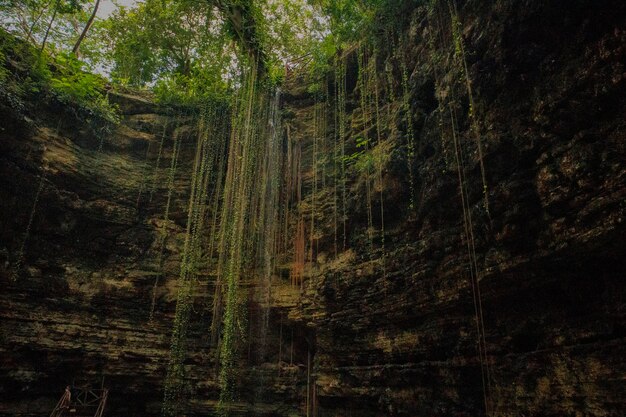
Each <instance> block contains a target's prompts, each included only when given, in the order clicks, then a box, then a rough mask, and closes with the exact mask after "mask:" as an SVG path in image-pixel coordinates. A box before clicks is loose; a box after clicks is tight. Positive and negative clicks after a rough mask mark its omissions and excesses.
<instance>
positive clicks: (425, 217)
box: [0, 0, 626, 417]
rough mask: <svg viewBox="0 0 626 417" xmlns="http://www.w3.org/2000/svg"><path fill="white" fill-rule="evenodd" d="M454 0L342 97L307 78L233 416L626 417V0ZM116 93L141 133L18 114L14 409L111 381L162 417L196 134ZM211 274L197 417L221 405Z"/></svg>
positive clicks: (423, 17)
mask: <svg viewBox="0 0 626 417" xmlns="http://www.w3.org/2000/svg"><path fill="white" fill-rule="evenodd" d="M570 3H571V2H570ZM447 4H448V3H446V2H436V3H435V5H434V6H428V7H427V6H420V5H417V6H415V5H413V6H412V7H410V8H409V11H408V12H407V16H406V24H405V26H402V28H401V30H400V32H399V33H400V35H398V33H392V34H391V35H388V34H381V35H380V37H381V39H384V41H383V42H381V43H379V45H378V47H377V49H376V51H374V50H373V49H363V50H351V51H346V52H345V54H344V55H343V58H342V61H343V62H344V63H345V72H343V71H339V72H336V73H335V74H330V75H329V77H328V79H327V80H326V81H325V83H324V85H323V86H322V88H321V89H322V91H327V94H326V99H324V100H322V99H320V98H319V96H318V95H315V94H312V93H310V92H309V91H311V89H307V85H305V84H306V82H305V80H304V79H303V78H299V77H298V74H297V73H293V74H291V76H290V78H289V80H288V83H287V86H286V91H285V93H284V95H283V99H282V107H283V115H284V123H285V126H286V128H285V141H288V142H289V143H288V145H287V144H286V146H285V149H287V150H288V151H289V152H291V155H292V156H294V159H293V160H292V162H294V161H295V160H296V159H297V161H298V163H294V167H295V168H294V170H295V171H297V172H296V173H295V175H294V176H293V178H295V180H296V182H298V181H299V183H300V187H299V188H300V191H301V192H300V193H299V194H300V197H299V198H297V197H296V196H295V194H298V193H294V196H293V198H292V201H291V204H292V206H291V208H290V213H291V214H290V217H289V218H288V219H287V227H286V229H285V236H284V237H283V239H282V241H283V242H284V243H285V245H284V247H285V250H284V253H282V254H281V256H280V259H279V260H277V261H278V262H277V263H278V266H279V268H278V271H277V274H276V276H275V277H274V278H273V282H274V284H273V288H272V296H271V300H272V301H271V306H269V307H271V308H270V309H269V313H268V314H269V321H268V323H269V324H268V325H267V326H265V325H260V319H259V317H260V316H261V315H262V314H263V313H262V311H265V310H264V309H266V308H267V307H268V306H267V305H264V301H263V300H261V299H257V298H256V297H255V296H254V294H255V291H254V287H255V283H254V282H251V283H250V294H251V297H249V303H248V304H249V307H250V308H249V311H250V313H249V320H248V322H249V323H250V330H249V332H250V334H249V338H248V339H247V341H246V343H247V344H248V346H249V347H248V349H247V351H246V352H242V357H241V360H240V363H241V369H240V371H241V375H240V381H241V383H240V386H239V388H238V391H239V397H240V400H241V401H240V402H239V403H238V404H237V405H236V407H235V408H236V409H235V410H234V411H235V412H236V413H237V414H240V415H268V416H270V415H271V416H290V415H316V416H320V417H321V416H468V417H469V416H477V415H484V414H485V408H486V407H487V409H488V410H489V411H490V415H493V416H511V417H513V416H555V417H556V416H621V415H623V414H624V413H625V412H626V405H625V403H624V398H626V392H625V388H624V386H625V385H624V374H625V371H626V366H625V363H624V359H623V358H624V357H626V347H625V344H624V341H625V334H624V325H623V323H624V314H625V313H624V305H625V302H624V284H623V277H624V272H625V271H626V264H625V263H626V261H625V259H626V258H625V257H624V238H623V236H624V235H625V234H626V233H625V232H626V230H625V228H626V227H625V222H624V215H625V213H624V210H625V209H626V205H625V203H624V201H625V198H626V166H625V164H624V160H625V148H624V143H626V121H625V118H624V115H626V96H625V95H624V87H625V84H626V69H625V68H624V62H625V61H626V49H625V46H624V45H626V31H624V27H625V23H626V18H625V16H626V7H625V5H624V4H622V2H619V1H602V2H589V1H582V2H574V3H572V4H569V3H564V2H557V1H551V2H540V1H534V0H528V1H518V0H515V1H514V0H507V1H500V2H495V3H493V4H491V3H488V2H475V1H470V2H458V9H457V10H454V9H452V8H451V7H448V6H447ZM365 65H367V68H369V71H370V72H368V73H367V74H368V75H367V76H364V75H363V74H364V71H363V68H365ZM372 74H374V75H372ZM364 77H369V78H367V79H368V80H369V81H368V82H364V81H363V80H364V79H365V78H364ZM342 89H345V97H343V98H342V94H341V93H340V90H342ZM111 100H113V101H116V102H117V103H119V105H120V108H121V110H122V113H123V120H122V123H121V124H120V126H119V127H117V128H116V129H115V130H114V131H112V132H110V133H108V134H105V133H103V132H100V131H99V130H98V129H97V128H94V127H93V126H89V125H85V124H84V123H82V122H78V121H77V119H76V117H75V116H74V115H73V114H72V113H71V111H69V110H68V109H65V108H62V107H60V106H55V105H54V104H50V103H48V104H40V105H34V106H33V108H32V109H31V110H30V113H28V115H27V119H23V118H17V116H16V117H13V116H11V114H12V113H11V112H10V111H8V110H7V115H6V117H5V119H4V120H5V126H4V128H3V129H2V130H1V131H0V147H1V149H0V151H1V152H0V158H1V159H2V163H1V164H0V169H1V170H2V172H1V174H0V181H1V187H0V202H1V203H0V210H1V218H2V219H3V220H2V225H1V227H2V229H1V230H0V251H1V253H0V256H1V257H2V259H0V261H2V265H0V280H1V282H2V286H3V288H4V289H5V290H4V291H3V293H2V295H1V296H0V317H1V323H0V331H1V333H0V353H1V357H2V359H1V366H0V393H2V395H1V399H0V415H7V416H8V415H11V416H13V415H23V416H37V415H45V414H46V413H49V412H50V411H51V409H52V407H53V406H54V404H55V403H56V400H57V399H58V397H59V396H60V394H61V393H62V391H63V388H64V387H65V385H67V384H69V383H71V382H72V380H74V379H75V380H77V381H82V380H87V381H90V382H92V383H94V384H99V383H100V381H101V379H102V378H103V377H104V384H105V385H107V386H108V387H109V388H110V389H111V395H110V398H111V402H110V404H109V413H108V414H109V415H120V416H121V415H125V416H152V415H158V413H159V410H160V406H161V400H162V398H163V392H162V390H163V380H164V377H165V368H166V363H167V355H168V350H169V344H170V332H171V327H172V317H173V312H174V304H175V299H176V278H177V276H178V268H179V263H180V254H181V251H182V241H183V240H184V229H185V221H186V204H187V199H188V194H189V185H190V172H191V165H192V163H193V154H194V149H195V140H196V137H197V134H196V132H195V131H194V129H195V125H194V123H193V114H190V113H189V112H188V111H185V110H181V109H166V108H162V107H159V106H157V105H155V104H153V103H152V102H151V100H150V99H149V98H146V97H143V98H142V97H138V96H131V95H129V94H125V93H113V94H112V95H111ZM376 104H378V105H376ZM341 108H345V116H344V115H343V114H344V113H342V112H341V111H340V109H341ZM338 113H341V114H338ZM342 125H343V127H342ZM477 132H478V133H479V134H478V135H477V134H476V133H477ZM477 137H478V138H479V139H480V140H479V141H478V140H477V139H476V138H477ZM177 144H179V145H177ZM176 146H180V153H179V156H178V158H177V161H178V163H177V164H174V165H175V166H176V167H177V169H176V171H175V173H174V174H173V176H172V171H171V167H172V166H173V161H172V158H173V157H174V155H175V153H176V151H175V149H176ZM479 147H480V148H479ZM296 156H297V157H296ZM483 171H484V180H483V175H482V173H483ZM342 172H345V174H343V173H342ZM170 178H171V181H170ZM170 183H171V184H173V186H172V187H169V186H168V185H169V184H170ZM290 185H291V186H292V189H290V190H289V191H292V192H293V187H296V188H297V185H294V184H293V183H291V184H290ZM170 189H171V195H172V203H171V208H170V214H169V217H168V218H169V220H168V221H164V220H163V219H164V217H165V216H164V209H165V206H166V205H167V198H168V194H169V192H170ZM343 189H345V193H344V191H343ZM344 196H345V197H344ZM344 201H345V203H344ZM33 208H34V210H33ZM302 229H304V231H302ZM164 231H165V233H166V236H167V239H166V244H165V250H164V258H163V259H164V262H163V264H164V269H165V271H166V273H165V277H163V279H161V280H160V281H159V282H158V283H157V292H156V299H155V300H156V303H155V309H154V319H153V320H152V321H150V320H149V317H150V311H151V304H152V298H153V295H152V290H153V287H154V284H155V279H156V277H157V276H158V275H159V273H158V271H159V268H158V266H157V261H156V259H157V258H158V253H159V251H160V247H159V236H160V235H161V234H163V233H164ZM301 238H302V239H301ZM302 240H303V241H304V243H302V242H300V241H302ZM299 245H304V247H303V248H301V249H303V250H304V252H305V255H304V259H303V260H302V259H296V261H295V262H294V258H296V257H297V256H296V252H301V251H299V250H298V247H299ZM301 261H302V262H303V264H302V265H299V263H300V262H301ZM15 265H19V269H18V271H17V274H16V270H15ZM300 269H302V271H301V272H299V271H300ZM212 271H213V269H212V268H211V262H210V261H209V262H208V263H207V267H206V270H205V275H203V277H202V279H201V280H200V281H199V283H198V285H197V287H196V294H197V297H196V300H195V302H194V313H193V320H192V326H191V335H190V342H189V348H188V355H187V356H188V359H187V361H186V362H185V368H186V370H187V384H186V387H185V390H186V392H187V394H188V398H189V401H188V404H187V409H188V415H207V414H211V413H213V412H214V409H215V405H216V402H217V399H218V396H219V388H218V384H217V382H216V364H215V349H214V347H212V346H211V345H210V341H209V337H208V333H209V331H208V329H209V326H210V316H211V314H210V308H211V303H212V300H211V297H210V296H209V295H208V294H212V291H213V286H212V285H213V283H212V276H213V275H212V274H213V272H212ZM289 271H291V274H292V275H293V274H295V273H297V275H298V276H302V280H301V281H302V282H301V283H300V282H298V283H297V284H296V285H293V284H292V281H293V280H290V279H289V273H290V272H289ZM294 271H295V272H294ZM13 278H16V279H15V280H14V279H13ZM478 289H479V290H480V293H479V294H477V290H478ZM477 323H478V326H477ZM485 403H486V404H485Z"/></svg>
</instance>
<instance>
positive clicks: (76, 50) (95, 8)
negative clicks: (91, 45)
mask: <svg viewBox="0 0 626 417" xmlns="http://www.w3.org/2000/svg"><path fill="white" fill-rule="evenodd" d="M100 1H101V0H96V5H95V6H94V7H93V12H92V13H91V16H89V20H88V21H87V24H86V25H85V28H84V29H83V31H82V33H81V34H80V36H79V37H78V40H77V41H76V43H75V44H74V48H72V53H73V54H75V55H78V48H80V44H81V43H82V42H83V39H85V36H87V32H88V31H89V28H90V27H91V25H92V24H93V21H94V19H95V18H96V13H98V7H100Z"/></svg>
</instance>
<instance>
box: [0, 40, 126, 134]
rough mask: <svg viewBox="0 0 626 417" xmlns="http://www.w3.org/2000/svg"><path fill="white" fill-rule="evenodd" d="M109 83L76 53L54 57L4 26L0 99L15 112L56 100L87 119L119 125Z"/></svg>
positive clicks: (0, 53)
mask: <svg viewBox="0 0 626 417" xmlns="http://www.w3.org/2000/svg"><path fill="white" fill-rule="evenodd" d="M106 83H107V81H106V79H105V78H103V77H102V76H100V75H97V74H93V73H91V72H88V71H86V70H85V65H84V63H82V62H81V61H79V60H78V59H76V57H74V56H73V55H71V54H66V53H59V54H57V55H56V56H51V55H49V54H47V53H46V52H45V51H44V52H41V51H37V50H36V49H35V48H34V47H33V46H32V45H29V44H28V43H26V42H24V41H21V40H19V39H17V38H15V37H14V36H12V35H11V34H9V33H7V32H5V31H4V30H3V29H0V99H2V101H3V104H5V105H8V106H10V107H11V108H12V109H13V110H14V111H16V112H18V113H22V112H24V111H25V110H26V104H25V103H27V102H30V103H35V102H40V101H42V100H43V101H56V102H59V103H61V104H64V105H66V108H67V109H72V110H74V112H75V113H76V116H77V117H80V118H82V119H84V120H88V121H91V122H98V123H103V122H104V123H105V124H106V123H112V124H115V123H117V122H118V121H119V117H118V112H117V109H116V107H115V106H113V105H111V104H109V102H108V100H107V97H106V91H105V86H106Z"/></svg>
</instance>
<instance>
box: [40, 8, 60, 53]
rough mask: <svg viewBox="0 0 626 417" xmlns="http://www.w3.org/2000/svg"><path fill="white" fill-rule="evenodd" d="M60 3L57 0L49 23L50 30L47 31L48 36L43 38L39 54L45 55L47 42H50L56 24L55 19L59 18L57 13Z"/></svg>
mask: <svg viewBox="0 0 626 417" xmlns="http://www.w3.org/2000/svg"><path fill="white" fill-rule="evenodd" d="M59 3H60V0H57V2H56V4H55V5H54V13H52V18H51V19H50V23H48V28H47V29H46V35H45V36H44V37H43V41H42V42H41V49H40V51H39V53H43V50H44V48H45V47H46V41H47V40H48V35H50V29H52V24H53V23H54V19H56V17H57V12H58V11H59Z"/></svg>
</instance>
